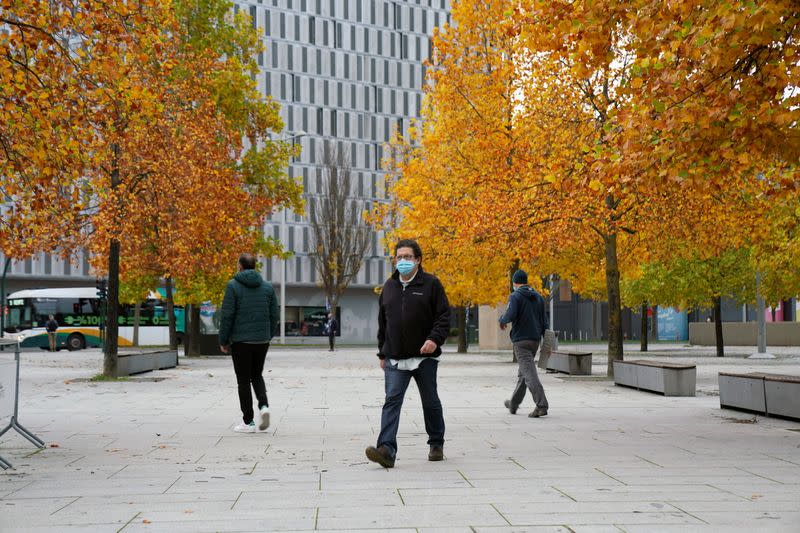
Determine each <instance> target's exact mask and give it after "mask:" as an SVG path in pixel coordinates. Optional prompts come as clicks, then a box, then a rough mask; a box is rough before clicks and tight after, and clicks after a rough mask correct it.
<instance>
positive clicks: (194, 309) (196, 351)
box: [184, 304, 200, 355]
mask: <svg viewBox="0 0 800 533" xmlns="http://www.w3.org/2000/svg"><path fill="white" fill-rule="evenodd" d="M186 331H187V333H188V336H187V337H188V338H187V340H186V346H185V350H186V351H185V352H184V353H185V354H186V355H200V304H192V306H191V312H190V313H189V326H188V327H187V328H186Z"/></svg>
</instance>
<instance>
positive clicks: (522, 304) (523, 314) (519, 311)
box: [500, 270, 548, 418]
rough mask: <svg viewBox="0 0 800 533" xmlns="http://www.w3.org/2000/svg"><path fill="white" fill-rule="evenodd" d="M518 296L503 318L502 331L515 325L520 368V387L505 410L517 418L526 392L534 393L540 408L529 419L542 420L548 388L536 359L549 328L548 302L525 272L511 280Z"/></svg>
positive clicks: (513, 336)
mask: <svg viewBox="0 0 800 533" xmlns="http://www.w3.org/2000/svg"><path fill="white" fill-rule="evenodd" d="M511 281H512V283H513V284H514V292H512V293H511V296H509V298H508V307H507V308H506V312H505V313H503V316H501V317H500V329H506V326H507V325H508V324H509V323H511V324H512V326H511V342H512V344H513V347H514V355H516V357H517V362H518V364H519V366H518V368H517V386H516V387H515V388H514V393H513V394H512V395H511V399H510V400H506V401H505V406H506V408H508V410H509V412H510V413H511V414H512V415H514V414H516V413H517V409H518V408H519V404H520V403H522V400H524V399H525V391H526V390H529V391H531V395H533V401H534V403H536V408H535V409H534V410H533V411H532V412H531V413H530V414H529V415H528V416H529V417H531V418H539V417H540V416H545V415H547V409H548V404H547V396H545V394H544V387H542V382H541V381H539V374H538V373H537V372H536V365H534V364H533V358H534V357H535V356H536V350H538V349H539V343H540V342H541V340H542V336H543V335H544V332H545V330H547V328H548V322H547V314H545V310H544V298H542V295H541V294H539V293H538V292H536V291H535V290H534V289H532V288H531V287H530V285H528V274H527V273H526V272H525V271H524V270H517V271H516V272H514V275H513V276H512V278H511Z"/></svg>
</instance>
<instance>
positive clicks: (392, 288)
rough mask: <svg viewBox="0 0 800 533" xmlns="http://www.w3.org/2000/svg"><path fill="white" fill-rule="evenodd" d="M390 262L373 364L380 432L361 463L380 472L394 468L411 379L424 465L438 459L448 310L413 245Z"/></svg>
mask: <svg viewBox="0 0 800 533" xmlns="http://www.w3.org/2000/svg"><path fill="white" fill-rule="evenodd" d="M395 261H396V263H395V265H396V270H395V271H394V273H393V274H392V277H391V278H389V279H388V280H387V281H386V283H384V284H383V290H382V291H381V295H380V299H379V302H378V308H379V309H378V358H379V359H380V366H381V368H382V369H383V375H384V390H385V393H386V397H385V401H384V404H383V411H382V413H381V431H380V434H379V435H378V441H377V443H376V445H375V446H369V447H367V449H366V455H367V459H369V460H370V461H373V462H375V463H378V464H380V465H381V466H383V467H385V468H392V467H394V463H395V458H396V456H397V430H398V426H399V424H400V411H401V409H402V407H403V398H404V397H405V393H406V389H408V384H409V383H410V382H411V380H412V379H413V380H414V381H415V382H416V383H417V388H418V389H419V395H420V399H421V400H422V412H423V416H424V419H425V431H426V432H427V434H428V445H429V446H430V448H429V451H428V460H429V461H441V460H442V459H444V412H443V410H442V402H441V401H440V400H439V393H438V390H437V383H436V373H437V369H438V366H439V356H440V355H441V353H442V349H441V346H442V344H444V341H445V340H446V339H447V335H448V333H449V328H450V304H449V303H448V302H447V295H446V294H445V291H444V287H442V284H441V282H440V281H439V279H438V278H436V276H433V275H431V274H428V273H427V272H425V271H423V269H422V250H421V249H420V247H419V244H417V242H416V241H413V240H410V239H403V240H400V241H398V243H397V244H396V245H395Z"/></svg>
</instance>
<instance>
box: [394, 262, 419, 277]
mask: <svg viewBox="0 0 800 533" xmlns="http://www.w3.org/2000/svg"><path fill="white" fill-rule="evenodd" d="M415 266H417V263H415V262H414V261H411V260H410V259H400V260H399V261H398V262H397V271H398V272H400V274H402V275H403V276H406V275H408V274H410V273H411V271H412V270H414V267H415Z"/></svg>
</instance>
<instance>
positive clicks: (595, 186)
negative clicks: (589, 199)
mask: <svg viewBox="0 0 800 533" xmlns="http://www.w3.org/2000/svg"><path fill="white" fill-rule="evenodd" d="M589 188H590V189H591V190H593V191H601V190H602V189H603V183H602V182H600V181H599V180H596V179H594V180H591V181H590V182H589Z"/></svg>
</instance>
